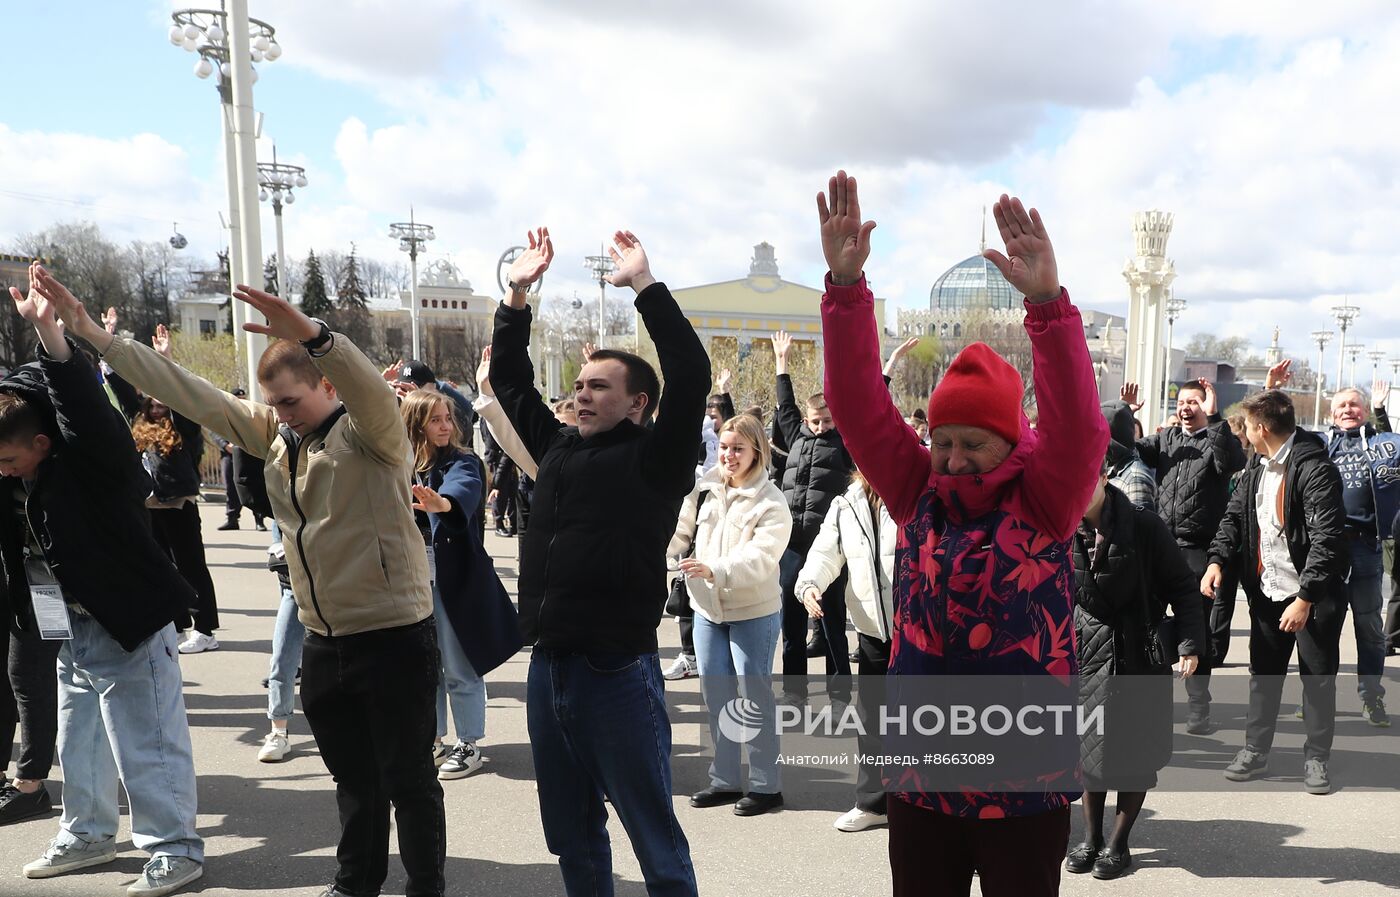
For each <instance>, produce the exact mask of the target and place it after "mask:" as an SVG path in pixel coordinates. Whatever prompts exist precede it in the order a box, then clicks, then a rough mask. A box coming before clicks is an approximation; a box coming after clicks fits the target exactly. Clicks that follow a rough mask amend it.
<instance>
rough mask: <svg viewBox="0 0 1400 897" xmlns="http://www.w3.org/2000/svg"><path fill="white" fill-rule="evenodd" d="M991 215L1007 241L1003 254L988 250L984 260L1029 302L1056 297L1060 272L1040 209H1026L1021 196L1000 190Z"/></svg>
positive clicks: (1003, 239) (1046, 300)
mask: <svg viewBox="0 0 1400 897" xmlns="http://www.w3.org/2000/svg"><path fill="white" fill-rule="evenodd" d="M992 215H993V217H995V218H996V222H997V230H999V231H1001V239H1002V242H1003V243H1005V244H1006V254H1005V255H1003V254H1002V253H1000V252H997V251H996V250H995V249H988V250H987V251H986V252H985V253H984V255H985V256H986V258H987V260H988V261H990V262H991V263H992V264H994V265H996V266H997V270H999V271H1000V272H1001V274H1002V276H1003V277H1005V278H1006V279H1007V280H1008V281H1010V282H1011V285H1012V286H1014V287H1015V288H1016V289H1018V290H1020V291H1021V293H1022V294H1023V295H1025V297H1026V298H1027V299H1029V300H1031V301H1032V302H1048V301H1050V300H1052V299H1055V298H1056V297H1058V296H1059V295H1060V272H1059V269H1058V268H1057V267H1056V265H1055V248H1054V247H1053V246H1051V245H1050V236H1049V234H1047V233H1046V232H1045V224H1044V222H1042V221H1041V220H1040V212H1038V211H1036V210H1035V209H1031V210H1030V211H1029V212H1027V211H1026V207H1025V206H1024V205H1022V204H1021V200H1020V199H1017V198H1014V197H1011V196H1007V195H1006V194H1005V193H1003V194H1002V195H1001V199H999V200H997V201H996V203H995V204H994V205H993V206H992Z"/></svg>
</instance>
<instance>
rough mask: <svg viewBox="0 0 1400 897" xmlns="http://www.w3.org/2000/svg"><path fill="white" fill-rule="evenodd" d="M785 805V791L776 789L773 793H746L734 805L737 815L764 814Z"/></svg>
mask: <svg viewBox="0 0 1400 897" xmlns="http://www.w3.org/2000/svg"><path fill="white" fill-rule="evenodd" d="M782 806H783V793H782V792H781V791H775V792H774V793H772V794H758V793H754V794H746V795H744V796H743V797H742V798H740V799H739V802H738V803H737V804H735V805H734V815H735V816H762V815H763V814H764V813H771V812H773V811H774V810H780V809H782Z"/></svg>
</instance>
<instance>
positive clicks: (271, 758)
mask: <svg viewBox="0 0 1400 897" xmlns="http://www.w3.org/2000/svg"><path fill="white" fill-rule="evenodd" d="M291 749H292V745H291V742H289V741H287V733H286V732H281V731H272V732H268V733H267V735H266V736H264V737H263V746H262V747H261V748H259V749H258V762H260V763H280V762H281V761H283V760H285V759H287V752H288V751H290V750H291Z"/></svg>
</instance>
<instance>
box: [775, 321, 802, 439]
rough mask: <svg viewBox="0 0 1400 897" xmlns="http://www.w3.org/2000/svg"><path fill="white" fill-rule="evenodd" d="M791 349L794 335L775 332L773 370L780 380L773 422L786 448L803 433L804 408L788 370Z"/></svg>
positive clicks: (780, 331)
mask: <svg viewBox="0 0 1400 897" xmlns="http://www.w3.org/2000/svg"><path fill="white" fill-rule="evenodd" d="M790 351H792V337H791V336H788V334H787V333H786V332H785V331H782V330H779V331H778V332H777V333H775V334H773V370H774V373H775V374H776V376H777V380H778V384H777V394H778V409H777V411H775V412H774V413H773V424H774V426H775V427H776V428H777V430H778V433H779V434H780V436H781V439H782V443H783V448H784V449H788V448H791V447H792V446H793V445H794V444H796V442H797V439H798V437H799V436H801V435H802V410H801V409H800V408H798V407H797V396H796V394H794V392H793V389H792V377H790V376H788V372H787V357H788V352H790Z"/></svg>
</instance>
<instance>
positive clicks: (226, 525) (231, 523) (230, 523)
mask: <svg viewBox="0 0 1400 897" xmlns="http://www.w3.org/2000/svg"><path fill="white" fill-rule="evenodd" d="M218 529H219V531H220V532H222V531H225V530H231V529H238V521H237V520H225V521H224V522H223V523H221V524H219V526H218Z"/></svg>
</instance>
